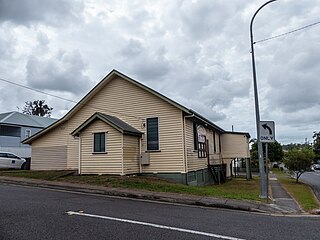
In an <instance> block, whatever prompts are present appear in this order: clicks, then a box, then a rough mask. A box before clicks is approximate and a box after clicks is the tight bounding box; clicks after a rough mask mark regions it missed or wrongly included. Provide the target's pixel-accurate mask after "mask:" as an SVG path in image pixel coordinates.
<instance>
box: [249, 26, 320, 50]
mask: <svg viewBox="0 0 320 240" xmlns="http://www.w3.org/2000/svg"><path fill="white" fill-rule="evenodd" d="M317 24H320V21H319V22H315V23H311V24H309V25H306V26H303V27H301V28H297V29H295V30H292V31H289V32H285V33H282V34H279V35H276V36H273V37H269V38H265V39H261V40H259V41H255V42H254V43H253V44H256V43H261V42H265V41H269V40H272V39H275V38H279V37H283V36H285V35H288V34H291V33H294V32H298V31H301V30H304V29H306V28H309V27H313V26H315V25H317Z"/></svg>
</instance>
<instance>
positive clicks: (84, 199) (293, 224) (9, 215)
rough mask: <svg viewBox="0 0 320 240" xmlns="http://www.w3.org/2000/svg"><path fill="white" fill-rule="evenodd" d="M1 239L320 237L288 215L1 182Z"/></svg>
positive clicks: (308, 221)
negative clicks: (183, 204)
mask: <svg viewBox="0 0 320 240" xmlns="http://www.w3.org/2000/svg"><path fill="white" fill-rule="evenodd" d="M0 206H1V207H0V239H1V240H2V239H5V240H13V239H19V240H20V239H22V240H23V239H28V240H29V239H35V240H36V239H77V240H81V239H89V240H94V239H130V240H131V239H175V240H177V239H230V240H235V239H259V240H260V239H262V240H263V239H281V240H286V239H290V240H292V239H319V237H320V233H319V223H320V218H319V217H301V216H299V217H293V216H291V217H284V216H269V215H262V214H254V213H248V212H240V211H232V210H222V209H210V208H200V207H192V206H182V205H172V204H164V203H155V202H147V201H138V200H131V199H123V198H113V197H106V196H100V195H88V194H80V193H72V192H63V191H57V190H49V189H39V188H32V187H22V186H14V185H5V184H0Z"/></svg>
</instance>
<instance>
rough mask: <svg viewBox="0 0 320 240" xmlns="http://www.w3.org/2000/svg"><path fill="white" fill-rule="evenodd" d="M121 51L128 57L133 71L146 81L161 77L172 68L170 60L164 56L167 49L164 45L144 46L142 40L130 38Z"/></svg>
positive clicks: (125, 57) (127, 60) (129, 65)
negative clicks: (155, 46)
mask: <svg viewBox="0 0 320 240" xmlns="http://www.w3.org/2000/svg"><path fill="white" fill-rule="evenodd" d="M120 53H121V54H122V56H123V58H124V59H126V62H127V63H128V67H129V68H130V70H131V72H132V73H133V74H134V75H135V76H139V79H143V80H145V81H152V80H156V79H159V78H161V77H163V76H165V75H167V74H168V72H169V71H170V69H171V67H170V64H169V61H168V60H167V59H166V58H165V56H164V55H165V53H166V50H165V48H164V47H163V46H159V47H157V48H155V49H154V48H148V47H147V46H146V47H144V46H143V44H142V42H140V41H138V40H132V39H130V40H129V42H128V43H127V45H126V46H125V47H123V48H122V50H120Z"/></svg>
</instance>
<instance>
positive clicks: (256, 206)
mask: <svg viewBox="0 0 320 240" xmlns="http://www.w3.org/2000/svg"><path fill="white" fill-rule="evenodd" d="M0 183H5V184H14V185H22V186H32V187H41V188H49V189H56V190H66V191H73V192H80V193H89V194H101V195H108V196H115V197H126V198H133V199H143V200H150V201H160V202H168V203H175V204H186V205H196V206H204V207H213V208H224V209H232V210H241V211H249V212H257V213H267V214H281V215H288V214H291V215H292V214H299V212H292V211H291V210H289V211H288V209H284V208H281V207H278V206H276V205H274V204H266V203H260V202H254V201H246V200H236V199H223V198H214V197H199V196H194V195H187V194H178V193H161V192H160V193H159V192H151V191H145V190H132V189H122V188H111V187H102V186H94V185H88V184H75V183H67V182H55V181H46V180H38V179H27V178H16V177H14V178H13V177H4V176H0Z"/></svg>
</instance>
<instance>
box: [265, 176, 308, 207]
mask: <svg viewBox="0 0 320 240" xmlns="http://www.w3.org/2000/svg"><path fill="white" fill-rule="evenodd" d="M269 187H270V189H271V196H272V201H273V204H274V205H275V206H277V207H280V208H281V209H283V210H285V211H287V212H288V213H299V212H303V210H302V209H301V207H300V206H299V204H298V203H297V202H296V200H295V199H293V198H292V197H291V196H290V195H289V193H288V192H287V191H286V190H285V189H284V188H283V187H282V186H281V184H280V183H279V182H278V179H277V178H276V176H275V175H274V174H273V173H272V172H270V174H269Z"/></svg>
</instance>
